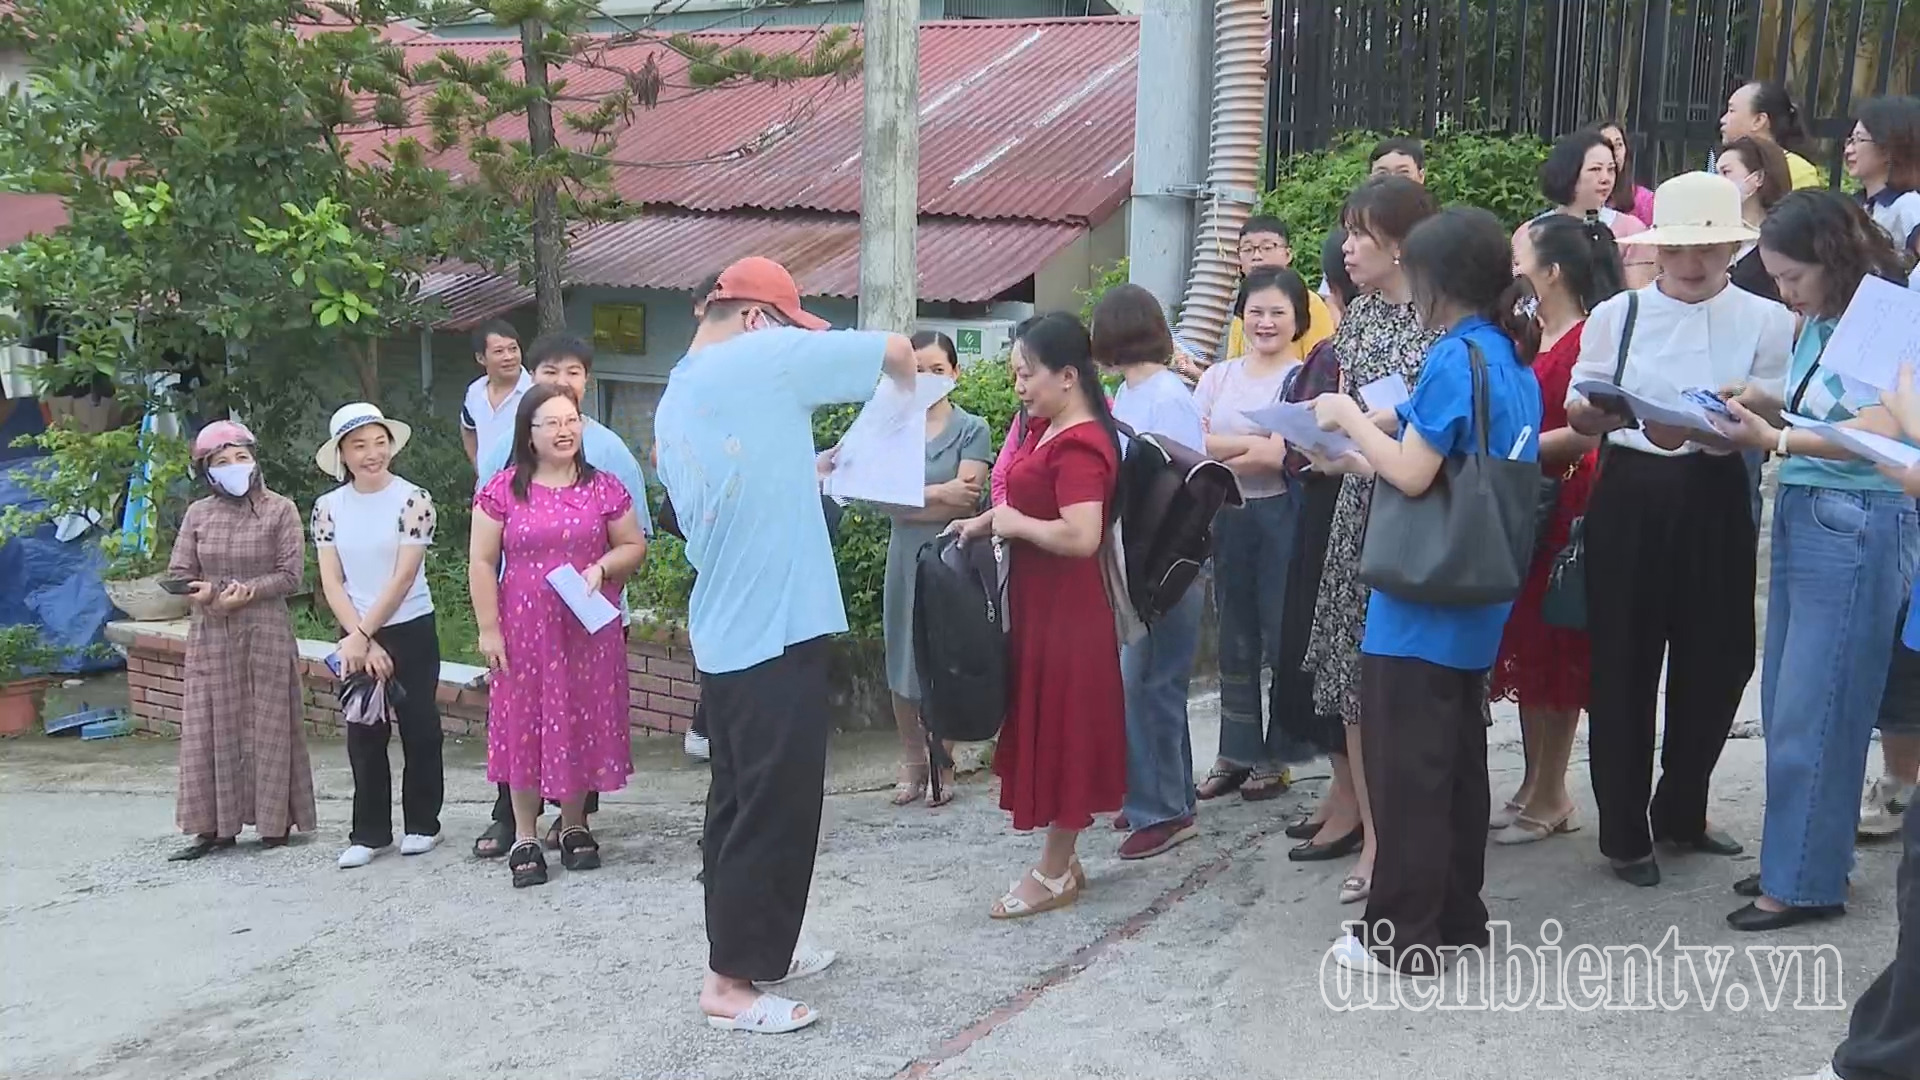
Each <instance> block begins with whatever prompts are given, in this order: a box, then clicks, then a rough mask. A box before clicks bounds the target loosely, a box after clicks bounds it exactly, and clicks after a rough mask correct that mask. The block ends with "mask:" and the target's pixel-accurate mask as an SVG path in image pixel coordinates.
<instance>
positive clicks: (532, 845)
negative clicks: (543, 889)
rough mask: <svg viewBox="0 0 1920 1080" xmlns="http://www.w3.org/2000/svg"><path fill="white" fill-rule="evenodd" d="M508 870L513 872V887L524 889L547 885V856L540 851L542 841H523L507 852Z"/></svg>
mask: <svg viewBox="0 0 1920 1080" xmlns="http://www.w3.org/2000/svg"><path fill="white" fill-rule="evenodd" d="M507 869H509V870H511V871H513V887H514V888H516V889H524V888H526V887H527V886H529V885H545V884H546V883H547V856H546V853H545V852H543V851H541V850H540V841H538V840H522V841H520V842H519V843H517V844H515V845H513V850H512V851H509V852H507Z"/></svg>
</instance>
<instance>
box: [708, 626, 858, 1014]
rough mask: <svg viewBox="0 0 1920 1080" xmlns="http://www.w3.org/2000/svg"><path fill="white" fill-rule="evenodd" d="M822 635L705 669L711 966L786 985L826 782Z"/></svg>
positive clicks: (825, 646)
mask: <svg viewBox="0 0 1920 1080" xmlns="http://www.w3.org/2000/svg"><path fill="white" fill-rule="evenodd" d="M827 661H828V644H827V639H826V638H824V637H819V638H814V639H813V640H811V641H803V642H801V643H799V644H797V645H789V646H787V650H786V652H784V653H782V654H781V655H779V656H777V657H775V658H773V659H772V660H768V661H765V662H764V663H759V664H755V665H754V666H753V667H750V668H747V669H746V670H744V671H733V672H728V673H726V674H724V675H713V674H707V673H702V674H701V676H700V679H701V690H700V697H701V700H702V701H703V702H704V703H705V704H706V707H707V738H708V740H710V743H709V745H710V747H711V750H712V754H713V759H712V760H713V782H712V784H711V786H709V787H708V789H707V826H706V835H705V837H704V838H703V839H702V841H701V845H700V848H701V856H702V863H703V874H704V881H705V884H706V895H707V947H708V960H707V966H708V967H710V968H711V969H712V970H713V971H714V973H715V974H718V975H725V976H729V977H731V978H735V979H752V980H755V981H767V980H772V979H781V978H785V977H786V974H787V966H788V965H789V964H791V963H792V962H793V950H794V947H795V946H796V945H797V944H799V941H800V923H801V921H802V920H803V919H804V918H805V917H806V913H807V891H808V889H809V888H811V886H812V884H813V857H814V852H815V849H816V848H817V846H818V845H819V842H820V800H821V798H822V796H823V794H824V792H825V787H826V778H827V729H828V726H829V723H830V718H831V711H830V710H829V708H828V704H827Z"/></svg>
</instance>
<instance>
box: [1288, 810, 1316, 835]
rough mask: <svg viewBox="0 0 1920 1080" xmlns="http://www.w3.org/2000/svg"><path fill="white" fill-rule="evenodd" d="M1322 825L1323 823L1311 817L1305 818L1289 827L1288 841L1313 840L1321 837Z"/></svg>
mask: <svg viewBox="0 0 1920 1080" xmlns="http://www.w3.org/2000/svg"><path fill="white" fill-rule="evenodd" d="M1320 825H1321V822H1318V821H1315V820H1313V818H1312V816H1311V815H1309V816H1307V817H1303V818H1301V819H1300V820H1299V821H1296V822H1294V823H1293V824H1291V825H1289V826H1287V839H1289V840H1311V839H1313V838H1314V837H1316V836H1319V835H1320Z"/></svg>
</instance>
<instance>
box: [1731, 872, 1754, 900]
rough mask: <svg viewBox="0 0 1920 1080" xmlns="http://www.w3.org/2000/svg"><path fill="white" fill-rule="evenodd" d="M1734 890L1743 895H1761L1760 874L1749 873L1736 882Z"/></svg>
mask: <svg viewBox="0 0 1920 1080" xmlns="http://www.w3.org/2000/svg"><path fill="white" fill-rule="evenodd" d="M1733 891H1734V892H1735V893H1737V894H1739V895H1741V896H1748V897H1753V896H1759V895H1760V875H1759V874H1748V875H1747V876H1746V877H1743V878H1741V879H1740V880H1739V881H1736V882H1734V883H1733Z"/></svg>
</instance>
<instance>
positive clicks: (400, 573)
mask: <svg viewBox="0 0 1920 1080" xmlns="http://www.w3.org/2000/svg"><path fill="white" fill-rule="evenodd" d="M327 432H328V435H327V441H326V442H324V443H322V444H320V449H319V450H318V451H316V452H315V453H314V461H315V463H316V464H318V465H319V466H320V471H321V472H324V473H326V474H327V475H328V476H331V477H333V478H334V479H335V480H344V481H346V483H344V484H342V485H341V486H340V487H337V488H335V489H333V490H332V491H329V492H327V493H326V494H325V495H322V496H320V498H319V499H317V500H315V502H314V504H313V542H314V546H315V547H317V548H318V549H319V555H320V584H321V588H322V590H323V591H324V593H325V595H326V598H327V607H328V608H329V609H330V610H332V612H333V617H334V618H335V619H336V620H338V621H339V623H340V630H341V638H340V645H339V648H338V651H337V655H338V657H339V667H340V675H341V677H342V678H346V677H349V676H353V675H361V674H365V675H370V676H372V677H373V678H375V679H379V680H382V681H383V682H385V683H386V684H387V686H388V688H389V689H388V697H389V699H390V700H391V699H392V698H393V697H395V696H396V695H394V693H393V688H398V690H399V694H398V695H397V696H398V700H397V701H395V702H394V704H393V709H392V715H393V717H394V720H395V721H397V723H398V725H399V727H400V745H401V747H402V748H403V749H404V750H405V751H406V755H407V766H406V772H405V774H404V775H403V776H402V777H401V781H400V807H401V816H402V818H403V822H404V825H405V829H406V832H405V835H403V836H402V837H401V840H400V853H401V854H402V855H420V854H424V853H426V852H428V851H431V850H433V847H434V845H435V844H438V843H439V842H440V805H441V801H442V798H443V796H444V792H445V778H444V774H443V772H442V769H441V764H440V745H441V733H440V711H439V709H438V708H437V707H436V706H435V704H434V696H433V695H434V690H435V688H436V687H437V686H438V685H439V681H440V640H439V636H438V634H437V632H436V630H435V627H434V622H433V597H432V596H431V595H430V594H429V593H428V592H427V572H426V567H425V562H426V553H427V548H428V546H430V545H431V544H432V543H433V529H434V510H433V498H432V497H431V496H430V495H428V494H427V492H426V491H425V490H424V489H422V488H420V487H419V486H417V485H415V484H412V483H409V482H407V481H406V480H403V479H401V478H400V477H398V476H395V475H394V474H393V472H392V471H391V468H390V466H391V464H392V461H393V457H394V455H395V454H398V453H399V452H400V451H401V450H402V449H404V448H405V447H406V445H407V441H408V440H409V439H410V438H412V436H413V429H412V428H410V427H408V426H407V425H406V424H403V423H401V422H400V421H398V420H389V419H387V417H386V416H384V415H383V414H382V413H381V412H380V410H379V408H378V407H376V406H373V405H369V404H366V403H365V402H356V403H354V404H352V405H343V406H341V407H340V408H339V409H338V410H336V411H335V412H334V414H333V419H332V421H330V422H329V423H328V425H327ZM392 726H393V725H392V724H391V723H389V722H388V721H386V720H375V721H374V722H371V723H360V722H356V723H349V724H347V761H348V762H349V763H350V764H351V765H352V767H353V831H352V832H350V833H349V834H348V843H349V846H348V848H347V849H346V850H345V851H343V852H341V853H340V866H341V868H342V869H350V868H352V867H356V866H365V865H367V864H368V863H370V862H372V861H373V859H374V856H376V855H381V854H384V853H386V852H388V851H391V850H392V849H393V776H392V772H391V770H390V768H389V766H388V764H387V741H388V738H389V735H390V732H389V729H390V728H391V727H392Z"/></svg>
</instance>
